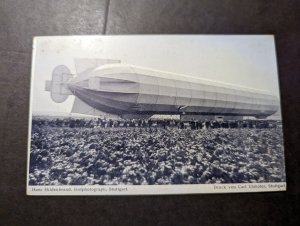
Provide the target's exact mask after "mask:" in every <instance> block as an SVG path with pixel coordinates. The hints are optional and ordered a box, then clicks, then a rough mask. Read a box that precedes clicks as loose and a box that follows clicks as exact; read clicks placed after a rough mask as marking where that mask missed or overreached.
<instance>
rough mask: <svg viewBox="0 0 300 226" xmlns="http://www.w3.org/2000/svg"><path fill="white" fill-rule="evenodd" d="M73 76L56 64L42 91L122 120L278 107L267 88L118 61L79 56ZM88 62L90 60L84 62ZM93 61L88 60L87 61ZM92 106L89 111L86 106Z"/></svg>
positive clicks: (266, 111) (259, 113) (261, 113)
mask: <svg viewBox="0 0 300 226" xmlns="http://www.w3.org/2000/svg"><path fill="white" fill-rule="evenodd" d="M79 62H80V63H77V64H78V65H88V66H85V67H82V68H81V69H78V68H79V67H76V69H77V73H76V75H74V74H72V73H71V72H70V70H69V69H68V68H67V67H66V66H64V65H59V66H57V67H56V68H55V69H54V70H53V73H52V80H51V81H46V91H49V92H50V93H51V98H52V100H53V101H55V102H57V103H62V102H64V101H65V100H66V99H67V98H68V96H69V95H74V96H75V101H74V106H73V109H72V112H77V113H81V114H95V112H96V111H97V112H106V113H109V114H112V115H118V116H120V117H122V118H125V119H129V118H130V119H134V118H136V119H138V118H149V117H151V116H152V115H154V114H160V115H182V116H192V117H196V116H201V117H203V116H207V117H209V116H221V117H223V116H224V117H226V116H231V117H244V116H252V117H256V118H259V119H263V118H266V117H268V116H270V115H272V114H274V113H276V112H277V111H278V109H279V100H278V98H277V97H276V96H275V95H273V94H271V93H270V92H267V91H263V90H257V89H253V88H248V87H241V86H237V85H232V84H227V83H221V82H217V81H210V80H205V79H201V78H198V77H192V76H188V75H183V74H175V73H170V72H165V71H160V70H155V69H152V68H144V67H139V66H136V65H128V64H122V63H121V62H120V61H117V60H101V59H99V60H94V61H92V60H87V59H85V60H79ZM87 62H90V63H87ZM91 62H92V63H91ZM91 109H92V110H91Z"/></svg>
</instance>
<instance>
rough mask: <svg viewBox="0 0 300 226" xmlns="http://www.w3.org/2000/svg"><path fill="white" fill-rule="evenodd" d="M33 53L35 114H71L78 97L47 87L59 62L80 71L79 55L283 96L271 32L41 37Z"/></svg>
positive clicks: (36, 40)
mask: <svg viewBox="0 0 300 226" xmlns="http://www.w3.org/2000/svg"><path fill="white" fill-rule="evenodd" d="M33 53H34V54H33V55H34V58H33V71H32V73H33V80H32V82H33V88H32V91H33V92H32V94H33V95H32V111H33V113H46V112H47V113H49V112H52V113H53V112H65V113H69V112H70V111H71V107H72V104H73V101H74V97H73V96H70V97H69V98H68V99H67V100H66V101H65V102H64V103H62V104H57V103H55V102H53V101H52V99H51V97H50V93H49V92H46V91H45V81H46V80H51V76H52V70H53V69H54V68H55V67H56V66H57V65H66V66H67V67H68V68H70V70H71V72H72V73H74V74H75V73H76V70H75V65H74V58H107V59H117V60H121V61H122V63H126V64H132V65H137V66H142V67H148V68H153V69H158V70H162V71H167V72H174V73H179V74H185V75H191V76H194V77H199V78H204V79H210V80H214V81H220V82H226V83H231V84H235V85H241V86H246V87H250V88H256V89H262V90H267V91H270V92H272V93H273V94H275V95H277V96H279V89H278V75H277V65H276V54H275V45H274V38H273V36H271V35H262V36H257V35H244V36H238V35H236V36H233V35H226V36H223V35H215V36H213V35H203V36H197V35H155V36H154V35H152V36H149V35H139V36H138V35H136V36H134V35H132V36H69V37H38V38H36V39H35V49H34V52H33Z"/></svg>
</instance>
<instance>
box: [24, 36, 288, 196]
mask: <svg viewBox="0 0 300 226" xmlns="http://www.w3.org/2000/svg"><path fill="white" fill-rule="evenodd" d="M30 114H31V115H30V119H29V121H30V129H29V130H30V131H29V134H30V135H29V145H28V178H27V183H28V184H27V194H29V195H127V194H128V195H134V194H187V193H215V192H221V193H226V192H256V191H258V192H260V191H280V190H285V189H286V184H285V182H286V177H285V163H284V147H283V132H282V119H281V108H280V93H279V84H278V74H277V65H276V54H275V43H274V37H273V36H271V35H251V36H250V35H249V36H247V35H244V36H242V35H226V36H224V35H202V36H201V35H143V36H137V35H136V36H69V37H36V38H35V39H34V47H33V62H32V81H31V113H30Z"/></svg>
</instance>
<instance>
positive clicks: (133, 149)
mask: <svg viewBox="0 0 300 226" xmlns="http://www.w3.org/2000/svg"><path fill="white" fill-rule="evenodd" d="M104 121H105V123H103V122H104ZM140 121H141V120H136V121H132V120H131V121H129V120H128V121H113V120H108V121H107V120H99V119H96V120H86V119H78V120H73V119H71V120H70V119H59V120H57V119H33V123H32V134H31V151H30V169H29V170H30V174H29V184H30V185H95V184H99V185H120V184H125V185H153V184H207V183H259V182H282V181H285V170H284V168H285V167H284V154H283V135H282V129H281V128H280V126H279V125H280V124H278V123H276V122H275V121H258V122H255V121H233V122H218V125H214V123H215V121H204V122H201V123H198V124H199V125H198V126H197V122H180V121H174V120H173V121H166V120H165V121H152V122H150V123H149V121H147V122H146V121H144V123H143V121H141V122H140ZM130 122H132V124H130ZM182 124H183V126H182ZM200 124H201V125H200Z"/></svg>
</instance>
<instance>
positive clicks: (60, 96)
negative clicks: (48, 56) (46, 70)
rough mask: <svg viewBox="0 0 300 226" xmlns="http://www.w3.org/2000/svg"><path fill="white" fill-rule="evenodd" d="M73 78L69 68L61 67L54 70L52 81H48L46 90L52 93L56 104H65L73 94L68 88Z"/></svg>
mask: <svg viewBox="0 0 300 226" xmlns="http://www.w3.org/2000/svg"><path fill="white" fill-rule="evenodd" d="M72 78H73V75H72V74H71V72H70V70H69V68H67V67H66V66H64V65H60V66H57V67H55V68H54V70H53V72H52V80H51V81H46V87H45V90H46V91H48V92H50V94H51V98H52V100H53V101H54V102H56V103H62V102H64V101H65V100H66V99H67V98H68V96H69V95H71V94H72V92H71V91H70V90H69V88H68V82H69V81H70V79H72Z"/></svg>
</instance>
